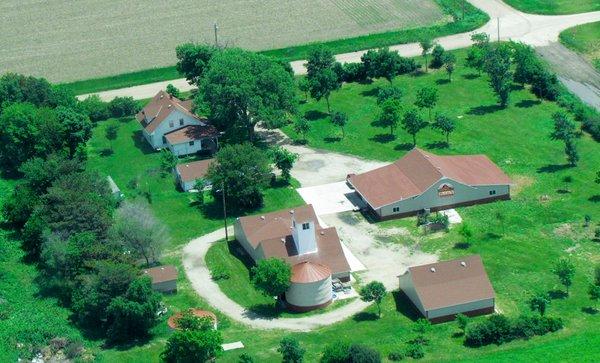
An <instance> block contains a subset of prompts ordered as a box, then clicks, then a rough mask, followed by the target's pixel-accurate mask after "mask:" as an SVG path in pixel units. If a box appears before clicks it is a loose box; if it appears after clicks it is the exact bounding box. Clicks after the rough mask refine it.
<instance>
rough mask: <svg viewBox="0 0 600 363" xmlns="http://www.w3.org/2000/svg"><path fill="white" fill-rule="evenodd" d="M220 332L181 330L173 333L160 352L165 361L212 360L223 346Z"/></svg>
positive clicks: (174, 362) (189, 361) (192, 361)
mask: <svg viewBox="0 0 600 363" xmlns="http://www.w3.org/2000/svg"><path fill="white" fill-rule="evenodd" d="M221 344H223V337H222V336H221V332H219V331H218V330H215V329H209V330H182V331H177V332H175V333H173V335H171V336H170V337H169V339H168V340H167V344H166V346H165V349H164V350H163V352H162V353H161V354H160V357H161V359H162V361H163V362H166V363H197V362H211V361H214V360H215V358H217V357H218V356H219V355H221V353H222V352H223V348H222V347H221Z"/></svg>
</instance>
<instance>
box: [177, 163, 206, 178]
mask: <svg viewBox="0 0 600 363" xmlns="http://www.w3.org/2000/svg"><path fill="white" fill-rule="evenodd" d="M213 161H214V159H206V160H198V161H192V162H189V163H185V164H178V165H177V174H179V177H180V178H181V180H183V181H184V182H189V181H192V180H196V179H200V178H204V177H205V176H206V173H207V172H208V167H209V166H210V164H212V162H213Z"/></svg>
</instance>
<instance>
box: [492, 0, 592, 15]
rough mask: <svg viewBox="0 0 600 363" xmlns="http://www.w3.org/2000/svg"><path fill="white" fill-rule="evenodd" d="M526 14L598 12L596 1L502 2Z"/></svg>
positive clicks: (511, 0)
mask: <svg viewBox="0 0 600 363" xmlns="http://www.w3.org/2000/svg"><path fill="white" fill-rule="evenodd" d="M504 1H505V2H506V3H507V4H508V5H510V6H512V7H514V8H516V9H519V10H521V11H523V12H526V13H532V14H545V15H558V14H575V13H585V12H588V11H597V10H600V2H598V0H504Z"/></svg>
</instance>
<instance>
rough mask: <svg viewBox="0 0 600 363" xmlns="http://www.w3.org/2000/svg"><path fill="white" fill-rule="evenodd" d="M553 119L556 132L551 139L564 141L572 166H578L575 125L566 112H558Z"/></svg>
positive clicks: (551, 135)
mask: <svg viewBox="0 0 600 363" xmlns="http://www.w3.org/2000/svg"><path fill="white" fill-rule="evenodd" d="M552 118H553V119H554V131H553V132H552V133H551V134H550V138H551V139H552V140H561V141H563V142H564V143H565V154H566V155H567V160H568V161H569V163H570V164H571V165H572V166H574V165H577V161H579V154H578V153H577V148H576V145H575V135H576V134H575V130H576V129H575V124H574V123H573V121H571V119H570V118H569V116H567V114H566V113H564V112H556V113H555V114H554V115H552Z"/></svg>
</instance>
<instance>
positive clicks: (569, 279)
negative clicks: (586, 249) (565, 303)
mask: <svg viewBox="0 0 600 363" xmlns="http://www.w3.org/2000/svg"><path fill="white" fill-rule="evenodd" d="M552 273H554V274H555V275H556V276H557V277H558V280H559V281H560V283H561V284H562V285H563V286H564V287H565V288H566V290H567V295H568V294H569V287H570V286H571V284H573V276H574V275H575V265H573V263H572V262H571V261H569V260H567V259H564V258H561V259H560V260H558V261H557V262H556V264H555V265H554V267H553V268H552Z"/></svg>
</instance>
